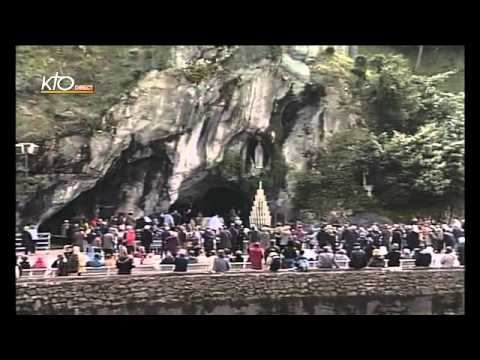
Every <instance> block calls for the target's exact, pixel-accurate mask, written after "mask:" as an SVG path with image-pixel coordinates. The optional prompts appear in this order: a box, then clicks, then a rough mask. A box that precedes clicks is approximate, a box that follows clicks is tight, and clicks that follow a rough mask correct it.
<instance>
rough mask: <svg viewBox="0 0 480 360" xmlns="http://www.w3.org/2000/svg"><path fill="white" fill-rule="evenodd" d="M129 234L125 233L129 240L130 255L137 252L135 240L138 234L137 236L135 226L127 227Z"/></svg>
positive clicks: (128, 249)
mask: <svg viewBox="0 0 480 360" xmlns="http://www.w3.org/2000/svg"><path fill="white" fill-rule="evenodd" d="M127 229H128V230H127V232H126V233H125V239H126V240H127V251H128V254H129V255H130V254H133V252H134V250H135V244H136V242H135V240H136V234H135V229H134V228H133V226H127Z"/></svg>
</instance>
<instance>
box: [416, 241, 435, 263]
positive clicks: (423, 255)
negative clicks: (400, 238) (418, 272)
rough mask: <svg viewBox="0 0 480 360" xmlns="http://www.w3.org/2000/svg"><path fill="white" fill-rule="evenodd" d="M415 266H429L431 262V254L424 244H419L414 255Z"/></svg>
mask: <svg viewBox="0 0 480 360" xmlns="http://www.w3.org/2000/svg"><path fill="white" fill-rule="evenodd" d="M414 258H415V266H430V264H431V263H432V254H431V253H430V252H429V251H428V250H427V247H426V246H425V244H420V248H419V249H418V251H417V252H416V253H415V255H414Z"/></svg>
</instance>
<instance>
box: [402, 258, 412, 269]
mask: <svg viewBox="0 0 480 360" xmlns="http://www.w3.org/2000/svg"><path fill="white" fill-rule="evenodd" d="M400 267H401V268H402V269H413V268H415V259H400Z"/></svg>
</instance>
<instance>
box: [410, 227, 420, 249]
mask: <svg viewBox="0 0 480 360" xmlns="http://www.w3.org/2000/svg"><path fill="white" fill-rule="evenodd" d="M419 246H420V234H419V233H418V230H417V229H411V230H410V231H409V232H408V233H407V247H408V248H409V249H410V251H413V249H416V248H418V247H419Z"/></svg>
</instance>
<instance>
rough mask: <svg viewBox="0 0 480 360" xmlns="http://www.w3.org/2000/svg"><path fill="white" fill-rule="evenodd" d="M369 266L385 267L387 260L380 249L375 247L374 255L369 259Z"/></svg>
mask: <svg viewBox="0 0 480 360" xmlns="http://www.w3.org/2000/svg"><path fill="white" fill-rule="evenodd" d="M367 267H385V260H383V256H382V252H381V251H380V249H373V251H372V257H371V258H370V260H369V261H368V264H367Z"/></svg>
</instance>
